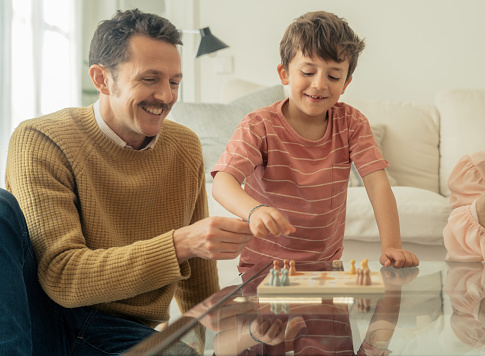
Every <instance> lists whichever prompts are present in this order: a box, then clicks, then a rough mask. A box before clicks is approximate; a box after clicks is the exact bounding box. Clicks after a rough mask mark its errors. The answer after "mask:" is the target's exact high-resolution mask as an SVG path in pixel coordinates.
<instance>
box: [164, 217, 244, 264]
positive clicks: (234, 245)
mask: <svg viewBox="0 0 485 356" xmlns="http://www.w3.org/2000/svg"><path fill="white" fill-rule="evenodd" d="M252 237H253V235H252V234H251V231H250V230H249V226H248V224H247V223H246V222H245V221H242V220H239V219H233V218H225V217H218V216H216V217H210V218H206V219H203V220H200V221H198V222H196V223H195V224H192V225H189V226H185V227H183V228H180V229H178V230H175V231H174V232H173V242H174V246H175V253H176V254H177V259H178V261H179V263H182V262H184V261H186V260H188V259H189V258H193V257H200V258H205V259H213V260H231V259H233V258H236V257H237V256H238V255H239V254H240V253H241V251H242V249H243V248H244V247H246V245H247V243H248V242H249V240H251V238H252Z"/></svg>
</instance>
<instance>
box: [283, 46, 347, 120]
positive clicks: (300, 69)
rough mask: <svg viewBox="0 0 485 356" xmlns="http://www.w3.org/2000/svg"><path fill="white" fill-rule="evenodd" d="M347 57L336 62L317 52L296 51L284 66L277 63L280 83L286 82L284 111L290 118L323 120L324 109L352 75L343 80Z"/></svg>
mask: <svg viewBox="0 0 485 356" xmlns="http://www.w3.org/2000/svg"><path fill="white" fill-rule="evenodd" d="M348 70H349V62H348V61H347V60H345V61H343V62H341V63H337V62H334V61H328V62H327V61H325V60H323V59H322V58H320V57H318V56H313V57H304V56H303V55H302V53H301V51H298V52H297V53H296V55H295V57H294V58H293V59H292V60H291V61H290V63H289V65H288V70H286V69H285V68H284V67H283V65H282V64H280V65H278V74H279V76H280V80H281V83H282V84H283V85H288V86H289V89H290V94H289V97H290V100H289V102H288V114H289V116H290V118H291V119H292V120H309V119H311V120H314V119H321V120H324V119H325V118H326V115H327V111H328V110H329V109H330V108H331V107H332V106H334V105H335V103H337V101H338V100H339V98H340V95H342V94H343V93H344V91H345V89H346V88H347V85H349V83H350V81H351V79H352V78H349V80H348V81H346V78H347V73H348Z"/></svg>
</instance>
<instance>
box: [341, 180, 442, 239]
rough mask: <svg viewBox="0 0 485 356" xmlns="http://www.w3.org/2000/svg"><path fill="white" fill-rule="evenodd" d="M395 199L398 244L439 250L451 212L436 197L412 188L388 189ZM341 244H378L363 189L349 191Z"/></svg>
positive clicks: (432, 193)
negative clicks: (437, 246)
mask: <svg viewBox="0 0 485 356" xmlns="http://www.w3.org/2000/svg"><path fill="white" fill-rule="evenodd" d="M392 191H393V193H394V196H395V198H396V202H397V208H398V213H399V222H400V226H401V239H402V242H411V243H416V244H424V245H439V246H443V228H444V227H445V225H446V223H447V221H448V217H449V215H450V212H451V209H450V206H449V203H448V199H447V198H445V197H443V196H442V195H440V194H438V193H434V192H431V191H429V190H426V189H420V188H414V187H401V186H398V187H392ZM345 240H358V241H366V242H379V241H380V238H379V229H378V228H377V223H376V219H375V217H374V210H373V209H372V205H371V203H370V201H369V197H368V196H367V193H366V191H365V189H363V188H359V187H356V188H349V189H348V192H347V217H346V223H345V237H344V246H345Z"/></svg>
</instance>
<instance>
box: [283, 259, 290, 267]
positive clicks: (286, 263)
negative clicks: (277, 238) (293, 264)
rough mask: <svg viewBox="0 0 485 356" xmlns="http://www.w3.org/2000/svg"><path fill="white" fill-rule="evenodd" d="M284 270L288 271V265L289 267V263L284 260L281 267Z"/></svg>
mask: <svg viewBox="0 0 485 356" xmlns="http://www.w3.org/2000/svg"><path fill="white" fill-rule="evenodd" d="M283 268H284V269H290V265H289V262H288V260H284V266H283Z"/></svg>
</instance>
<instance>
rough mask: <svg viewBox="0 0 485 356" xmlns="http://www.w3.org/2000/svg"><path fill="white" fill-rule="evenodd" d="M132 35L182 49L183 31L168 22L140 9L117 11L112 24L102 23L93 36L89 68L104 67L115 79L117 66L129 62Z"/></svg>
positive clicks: (110, 22) (110, 21) (108, 21)
mask: <svg viewBox="0 0 485 356" xmlns="http://www.w3.org/2000/svg"><path fill="white" fill-rule="evenodd" d="M133 35H143V36H147V37H150V38H153V39H157V40H160V41H165V42H167V43H170V44H173V45H182V40H181V34H180V31H179V30H177V28H176V27H175V26H174V25H173V24H172V23H171V22H170V21H169V20H167V19H165V18H163V17H161V16H158V15H155V14H149V13H144V12H142V11H140V10H138V9H133V10H127V11H121V10H118V11H117V12H116V14H114V15H113V17H112V18H111V19H110V20H104V21H101V22H100V23H99V25H98V27H97V29H96V31H95V32H94V36H93V39H92V41H91V46H90V48H89V66H91V65H93V64H99V65H102V66H104V67H105V68H106V69H108V70H109V71H110V72H111V73H112V75H113V76H115V74H116V69H117V66H118V65H119V64H120V63H123V62H126V61H128V60H130V51H129V39H130V37H131V36H133Z"/></svg>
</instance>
